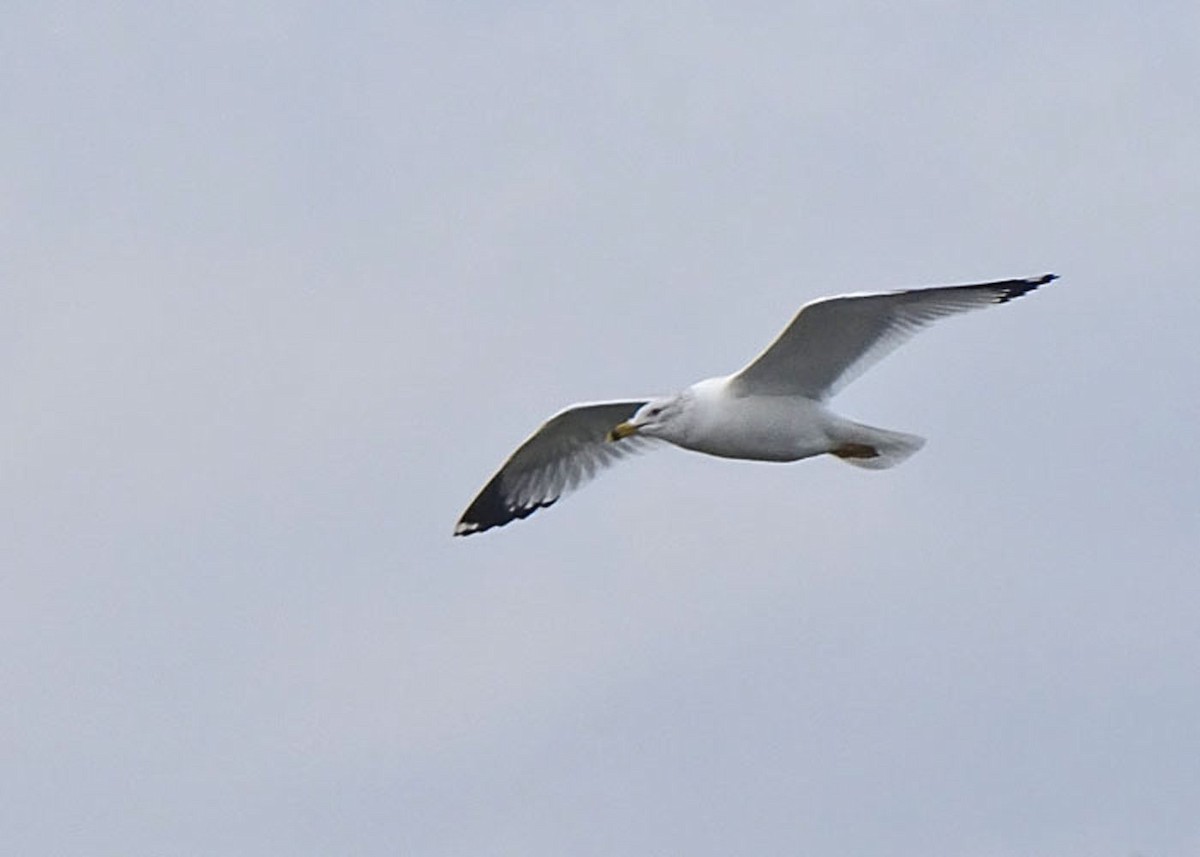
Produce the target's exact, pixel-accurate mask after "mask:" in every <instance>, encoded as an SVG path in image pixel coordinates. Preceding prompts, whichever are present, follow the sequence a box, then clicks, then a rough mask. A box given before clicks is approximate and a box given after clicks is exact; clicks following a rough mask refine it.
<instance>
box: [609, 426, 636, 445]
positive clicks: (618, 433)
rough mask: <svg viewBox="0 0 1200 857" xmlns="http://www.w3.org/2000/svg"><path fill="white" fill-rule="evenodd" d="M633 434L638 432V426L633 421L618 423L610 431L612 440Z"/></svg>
mask: <svg viewBox="0 0 1200 857" xmlns="http://www.w3.org/2000/svg"><path fill="white" fill-rule="evenodd" d="M631 434H637V426H635V425H634V424H633V423H631V422H623V423H617V424H616V425H615V426H613V427H612V430H611V431H609V433H608V439H609V440H610V441H617V440H620V439H621V438H625V437H629V436H630V435H631Z"/></svg>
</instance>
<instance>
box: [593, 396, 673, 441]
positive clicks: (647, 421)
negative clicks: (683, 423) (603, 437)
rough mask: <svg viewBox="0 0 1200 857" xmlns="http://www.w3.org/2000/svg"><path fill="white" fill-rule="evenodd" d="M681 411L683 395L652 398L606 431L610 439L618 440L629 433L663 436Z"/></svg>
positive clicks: (668, 432)
mask: <svg viewBox="0 0 1200 857" xmlns="http://www.w3.org/2000/svg"><path fill="white" fill-rule="evenodd" d="M682 411H683V396H666V397H664V398H661V399H652V400H651V401H649V402H646V404H644V405H642V406H641V407H640V408H638V409H637V411H635V412H634V414H633V416H631V417H630V418H629V419H627V420H625V422H623V423H617V425H615V426H613V427H612V430H611V431H609V433H608V439H609V440H610V441H618V440H622V439H624V438H627V437H630V436H631V435H635V434H637V435H644V436H646V437H665V436H667V435H669V434H670V428H669V427H670V425H671V423H672V422H673V421H674V420H676V419H677V418H678V417H679V415H680V413H681V412H682Z"/></svg>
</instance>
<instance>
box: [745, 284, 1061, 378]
mask: <svg viewBox="0 0 1200 857" xmlns="http://www.w3.org/2000/svg"><path fill="white" fill-rule="evenodd" d="M1054 279H1056V277H1055V275H1054V274H1043V275H1042V276H1040V277H1030V278H1028V279H1024V280H1000V281H997V282H994V283H976V284H973V285H966V286H941V287H936V288H929V289H908V290H906V291H898V292H881V293H878V294H863V295H840V296H838V297H832V298H822V299H821V300H817V301H813V302H812V303H810V304H806V305H805V306H803V307H801V308H800V312H799V313H797V315H796V317H795V318H794V319H793V320H792V323H791V324H789V325H788V326H787V328H786V329H785V330H784V331H783V333H781V334H780V335H779V338H778V339H776V340H775V341H774V342H772V343H771V344H770V345H769V346H767V349H766V350H765V351H764V352H763V353H762V354H760V355H759V356H758V357H757V358H755V359H754V361H753V362H752V363H751V364H750V365H749V366H747V367H746V368H745V369H743V370H742V371H740V372H738V373H737V374H736V375H734V376H733V377H732V379H731V385H732V389H733V390H734V392H739V393H743V394H749V395H768V396H769V395H786V396H794V395H800V396H807V397H809V398H811V399H816V400H818V401H822V400H824V399H828V398H830V397H831V396H833V395H834V394H835V393H837V392H838V391H839V390H841V389H842V388H843V387H845V386H846V385H847V384H849V383H850V382H851V381H853V380H854V379H855V378H857V377H858V376H859V375H861V374H862V373H863V372H865V371H866V370H867V369H869V368H870V367H871V366H872V365H874V364H875V363H876V362H878V361H879V360H882V359H883V358H884V357H886V356H887V355H888V354H890V353H891V352H892V351H893V350H895V349H896V348H897V347H899V346H900V345H901V344H903V343H904V342H905V341H906V340H908V339H909V337H911V336H912V335H913V334H915V333H916V332H917V331H919V330H921V329H922V328H923V327H925V326H926V325H928V324H930V323H931V322H934V321H936V320H937V319H939V318H943V317H945V316H948V315H954V314H955V313H960V312H966V311H967V310H972V309H979V308H982V307H986V306H991V305H992V304H1002V303H1007V302H1008V301H1011V300H1013V299H1014V298H1019V297H1020V296H1021V295H1024V294H1026V293H1028V292H1031V291H1033V290H1034V289H1036V288H1037V287H1038V286H1043V285H1045V284H1046V283H1048V282H1050V281H1051V280H1054Z"/></svg>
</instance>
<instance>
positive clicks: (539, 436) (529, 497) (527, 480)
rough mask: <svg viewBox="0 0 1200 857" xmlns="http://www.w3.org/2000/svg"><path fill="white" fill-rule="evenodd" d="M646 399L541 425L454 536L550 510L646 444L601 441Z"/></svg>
mask: <svg viewBox="0 0 1200 857" xmlns="http://www.w3.org/2000/svg"><path fill="white" fill-rule="evenodd" d="M646 401H647V400H646V399H638V400H633V399H630V400H625V401H619V402H593V403H587V404H582V405H572V406H571V407H569V408H566V409H564V410H562V411H559V412H558V413H557V414H555V415H554V416H552V417H551V418H550V419H549V420H547V421H546V422H545V423H544V424H543V425H542V426H541V428H539V429H538V430H537V431H536V432H534V433H533V435H532V436H530V438H529V439H528V440H526V441H525V442H524V443H523V444H521V445H520V446H519V447H517V450H516V452H514V453H513V454H512V455H510V456H509V457H508V460H507V461H505V462H504V464H503V466H501V468H500V469H499V470H498V471H497V472H496V475H495V476H493V477H492V478H491V480H490V481H489V482H488V483H487V485H485V486H484V487H483V489H482V490H481V491H480V492H479V494H478V496H476V498H475V499H474V500H473V501H472V502H471V505H470V506H468V507H467V511H465V512H464V513H463V515H462V517H461V518H460V519H459V521H458V524H457V525H456V526H455V527H454V534H455V535H456V536H464V535H469V534H471V533H480V532H483V531H484V530H488V529H491V528H492V527H502V526H504V525H505V524H507V523H509V522H510V521H515V520H517V519H519V518H527V517H529V516H530V515H532V514H533V513H534V512H536V511H537V510H538V509H543V508H545V507H547V506H550V505H553V504H554V502H555V501H557V500H558V498H559V497H561V496H562V495H563V494H565V493H567V492H568V491H571V490H572V489H574V488H578V487H579V486H580V485H582V484H583V483H584V482H587V481H588V480H589V479H591V478H592V477H593V476H595V475H596V473H597V472H599V471H600V470H601V469H603V468H604V467H607V466H608V465H610V464H612V463H613V462H615V461H617V460H618V459H620V458H624V457H625V456H627V455H628V454H630V453H632V452H638V451H640V450H642V449H645V448H646V446H647V445H649V444H650V443H651V441H649V440H648V439H646V438H642V437H639V436H637V435H633V436H631V437H628V438H625V439H624V440H621V441H617V442H610V441H608V440H606V437H607V435H608V432H609V430H610V429H612V428H613V426H615V425H617V423H619V422H622V421H624V420H627V419H629V418H630V417H631V416H633V414H634V413H635V412H636V411H637V409H638V408H640V407H641V406H642V405H644V404H645V403H646Z"/></svg>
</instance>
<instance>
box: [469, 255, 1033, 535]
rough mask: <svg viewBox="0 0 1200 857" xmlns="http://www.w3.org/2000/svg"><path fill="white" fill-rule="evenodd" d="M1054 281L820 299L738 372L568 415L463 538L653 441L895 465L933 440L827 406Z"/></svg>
mask: <svg viewBox="0 0 1200 857" xmlns="http://www.w3.org/2000/svg"><path fill="white" fill-rule="evenodd" d="M1054 279H1055V275H1054V274H1044V275H1042V276H1040V277H1031V278H1028V279H1021V280H1002V281H998V282H994V283H977V284H973V285H964V286H942V287H936V288H927V289H908V290H903V291H895V292H880V293H872V294H853V295H839V296H836V297H829V298H822V299H820V300H816V301H813V302H811V303H809V304H806V305H805V306H803V307H801V309H800V312H799V313H797V314H796V317H795V318H794V319H793V320H792V322H791V324H789V325H788V326H787V327H786V328H785V329H784V331H783V332H782V333H781V334H780V335H779V337H778V338H777V339H776V340H775V341H774V342H772V343H771V344H770V345H768V346H767V348H766V349H765V350H764V351H763V352H762V353H761V354H760V355H759V356H758V357H756V358H755V359H754V360H753V361H751V362H750V364H749V365H748V366H746V367H745V368H744V369H742V370H741V371H740V372H737V373H735V374H733V375H728V376H725V377H721V378H709V379H707V380H704V381H700V382H698V383H696V384H693V385H692V386H690V387H688V388H687V389H686V390H684V391H683V392H681V393H678V394H676V395H673V396H666V397H663V398H655V399H629V400H624V401H616V402H598V403H590V404H581V405H572V406H571V407H569V408H566V409H565V410H563V411H560V412H559V413H558V414H556V415H554V416H553V417H551V418H550V419H549V420H548V421H547V422H546V423H545V424H544V425H542V427H541V428H539V429H538V430H537V431H536V432H535V433H534V434H533V435H532V436H531V437H530V438H529V439H528V440H526V441H525V443H523V444H522V445H521V446H520V447H518V448H517V450H516V452H514V453H513V454H512V455H511V456H509V458H508V460H507V461H506V462H505V463H504V465H503V466H502V467H501V468H500V470H499V471H497V473H496V474H495V476H493V477H492V479H491V480H490V481H489V482H488V483H487V485H485V486H484V488H483V489H482V490H481V491H480V492H479V494H478V496H476V498H475V500H474V501H473V502H472V503H471V505H470V506H468V507H467V510H466V512H464V513H463V516H462V518H460V519H459V521H458V524H457V525H456V526H455V528H454V534H455V535H468V534H470V533H476V532H482V531H484V530H487V529H490V528H492V527H499V526H503V525H504V524H507V523H509V522H510V521H513V520H516V519H518V518H525V517H528V516H529V515H531V514H532V513H533V512H535V511H537V510H538V509H540V508H544V507H546V506H550V505H552V504H553V503H554V502H556V501H557V500H558V498H559V497H561V496H562V495H563V494H564V493H565V492H567V491H569V490H571V489H573V488H577V487H578V486H579V485H581V484H583V483H584V482H586V481H587V480H588V479H590V478H591V477H592V476H593V475H595V473H596V471H597V470H599V469H600V468H602V467H605V466H607V465H609V464H611V463H612V462H614V461H616V460H617V459H619V458H622V457H623V456H624V455H626V454H627V453H630V452H634V451H637V450H639V449H641V448H643V447H644V446H645V445H646V442H647V441H652V440H662V441H667V442H669V443H673V444H675V445H676V446H681V447H683V448H685V449H691V450H695V451H697V452H704V453H708V454H709V455H718V456H722V457H725V458H744V459H753V460H759V461H797V460H799V459H802V458H810V457H812V456H814V455H824V454H833V455H836V456H838V457H840V458H842V459H843V460H845V461H847V462H849V463H850V464H854V465H857V466H859V467H865V468H868V469H873V470H882V469H884V468H887V467H891V466H893V465H895V464H898V463H900V462H901V461H903V460H904V459H905V458H907V457H908V456H910V455H912V454H913V453H914V452H916V451H917V450H918V449H920V448H921V446H922V445H923V444H924V442H925V441H924V440H923V439H922V438H920V437H917V436H915V435H910V434H903V433H901V432H894V431H888V430H885V429H879V428H873V427H871V426H866V425H862V424H860V423H855V422H852V421H850V420H847V419H844V418H843V417H839V416H837V415H836V414H834V413H833V412H832V411H830V410H828V409H827V408H826V407H825V402H827V401H828V400H829V399H830V398H832V397H833V396H834V395H836V394H837V392H838V391H840V390H841V389H842V388H843V387H845V386H846V385H847V384H849V383H850V382H851V381H853V380H854V379H855V378H857V377H858V376H859V375H861V374H862V373H863V372H865V371H866V370H867V369H868V368H870V367H871V366H872V365H874V364H875V363H876V362H878V361H879V360H882V359H883V358H884V357H886V356H887V355H888V354H890V353H891V352H892V351H893V350H895V349H896V348H897V347H899V346H900V345H901V344H903V343H904V342H905V341H906V340H908V339H909V338H910V337H911V336H913V335H914V334H915V333H917V332H918V331H919V330H921V329H922V328H924V327H926V326H927V325H929V324H930V323H932V322H934V321H936V320H937V319H939V318H943V317H945V316H948V315H954V314H956V313H960V312H966V311H968V310H973V309H980V308H982V307H986V306H991V305H992V304H1000V303H1006V302H1008V301H1010V300H1013V299H1014V298H1018V297H1020V296H1021V295H1024V294H1027V293H1028V292H1031V291H1033V290H1034V289H1036V288H1038V287H1039V286H1042V285H1045V284H1046V283H1049V282H1050V281H1052V280H1054Z"/></svg>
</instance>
